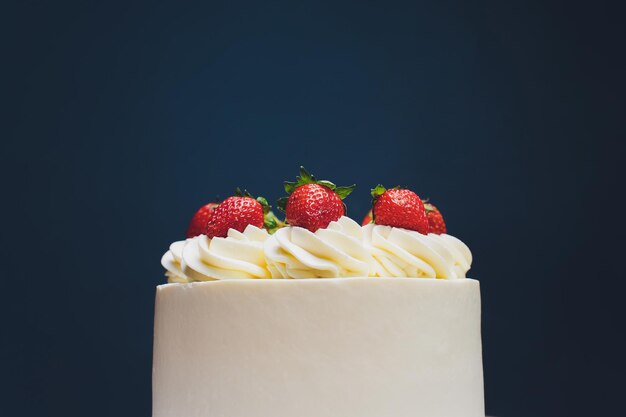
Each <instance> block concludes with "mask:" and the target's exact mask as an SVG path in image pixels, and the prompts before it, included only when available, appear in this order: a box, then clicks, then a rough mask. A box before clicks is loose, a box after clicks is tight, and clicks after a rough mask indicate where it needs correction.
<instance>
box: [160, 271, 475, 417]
mask: <svg viewBox="0 0 626 417" xmlns="http://www.w3.org/2000/svg"><path fill="white" fill-rule="evenodd" d="M152 381H153V385H152V386H153V396H152V398H153V407H152V410H153V411H152V416H153V417H192V416H193V417H217V416H224V417H270V416H271V417H382V416H387V417H484V416H485V410H484V395H483V377H482V354H481V340H480V291H479V283H478V281H474V280H472V279H459V280H441V279H409V278H337V279H241V280H223V281H211V282H194V283H190V284H166V285H162V286H159V287H158V290H157V296H156V305H155V323H154V362H153V379H152Z"/></svg>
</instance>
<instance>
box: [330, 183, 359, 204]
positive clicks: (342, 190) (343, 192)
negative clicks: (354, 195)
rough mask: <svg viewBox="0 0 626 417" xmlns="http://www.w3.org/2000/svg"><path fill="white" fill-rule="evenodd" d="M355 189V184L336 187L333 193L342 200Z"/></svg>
mask: <svg viewBox="0 0 626 417" xmlns="http://www.w3.org/2000/svg"><path fill="white" fill-rule="evenodd" d="M355 188H356V184H352V185H349V186H347V187H337V188H335V192H336V193H337V195H338V196H339V198H341V199H342V200H343V199H344V198H346V197H347V196H349V195H350V193H351V192H352V191H354V189H355Z"/></svg>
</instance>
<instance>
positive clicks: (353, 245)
mask: <svg viewBox="0 0 626 417" xmlns="http://www.w3.org/2000/svg"><path fill="white" fill-rule="evenodd" d="M265 257H266V259H267V267H268V269H269V270H270V272H271V274H272V278H338V277H366V276H368V275H369V273H370V269H371V265H372V257H371V255H370V254H369V252H368V250H367V249H366V248H365V245H364V242H363V229H362V228H361V226H359V225H358V224H357V223H356V222H355V221H354V220H352V219H350V218H349V217H345V216H343V217H341V218H340V219H339V220H337V221H334V222H331V223H330V224H329V225H328V227H327V228H326V229H319V230H317V231H316V232H315V233H312V232H310V231H309V230H307V229H304V228H301V227H285V228H282V229H280V230H278V231H277V232H276V233H274V234H273V235H272V236H270V238H269V239H267V241H265Z"/></svg>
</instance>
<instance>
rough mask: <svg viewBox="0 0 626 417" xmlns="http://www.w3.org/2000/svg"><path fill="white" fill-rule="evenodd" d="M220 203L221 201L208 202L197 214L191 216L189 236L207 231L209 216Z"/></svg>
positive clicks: (188, 229)
mask: <svg viewBox="0 0 626 417" xmlns="http://www.w3.org/2000/svg"><path fill="white" fill-rule="evenodd" d="M219 205H220V203H208V204H206V205H204V206H202V207H200V209H198V211H196V214H194V215H193V217H192V218H191V222H190V223H189V227H188V228H187V237H188V238H190V237H195V236H199V235H203V234H204V233H205V232H206V225H207V223H208V221H209V217H211V213H213V210H215V207H217V206H219Z"/></svg>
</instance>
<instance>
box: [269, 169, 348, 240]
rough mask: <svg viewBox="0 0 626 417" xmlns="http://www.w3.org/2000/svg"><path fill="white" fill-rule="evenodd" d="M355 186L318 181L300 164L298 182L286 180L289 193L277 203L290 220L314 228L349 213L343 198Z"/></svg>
mask: <svg viewBox="0 0 626 417" xmlns="http://www.w3.org/2000/svg"><path fill="white" fill-rule="evenodd" d="M354 187H355V186H354V185H351V186H349V187H337V186H336V185H335V184H333V183H332V182H330V181H325V180H321V181H318V180H316V179H315V177H314V176H313V175H311V174H309V173H308V172H307V170H306V169H304V167H300V176H299V177H297V178H296V182H285V191H286V192H287V194H289V197H282V198H280V199H279V200H278V207H279V208H280V209H281V210H283V211H284V212H285V214H286V217H287V223H289V224H290V225H292V226H299V227H304V228H305V229H308V230H310V231H311V232H315V231H316V230H317V229H321V228H325V227H328V225H329V224H330V222H332V221H335V220H339V218H340V217H341V216H343V215H345V214H346V206H345V204H343V201H342V200H343V199H344V198H346V197H347V196H348V195H349V194H350V193H351V192H352V190H354Z"/></svg>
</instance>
